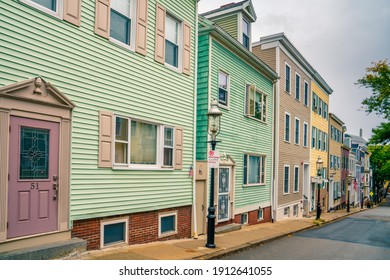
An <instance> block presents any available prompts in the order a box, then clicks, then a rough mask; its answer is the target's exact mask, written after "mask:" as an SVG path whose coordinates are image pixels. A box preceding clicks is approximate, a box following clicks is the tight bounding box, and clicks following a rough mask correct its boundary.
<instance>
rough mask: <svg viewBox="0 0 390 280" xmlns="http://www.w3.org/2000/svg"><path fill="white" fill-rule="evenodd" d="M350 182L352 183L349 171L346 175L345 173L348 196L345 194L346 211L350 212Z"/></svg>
mask: <svg viewBox="0 0 390 280" xmlns="http://www.w3.org/2000/svg"><path fill="white" fill-rule="evenodd" d="M351 183H352V173H351V172H349V173H348V175H347V184H348V190H347V193H348V196H347V212H350V209H349V204H350V202H349V196H350V189H351V188H352V186H351Z"/></svg>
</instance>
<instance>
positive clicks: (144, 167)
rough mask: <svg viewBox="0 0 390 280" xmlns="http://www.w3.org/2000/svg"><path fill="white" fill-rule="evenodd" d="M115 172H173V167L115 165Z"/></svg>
mask: <svg viewBox="0 0 390 280" xmlns="http://www.w3.org/2000/svg"><path fill="white" fill-rule="evenodd" d="M112 169H113V170H160V171H161V170H164V171H173V170H174V168H173V167H166V166H158V165H150V166H144V165H114V166H113V167H112Z"/></svg>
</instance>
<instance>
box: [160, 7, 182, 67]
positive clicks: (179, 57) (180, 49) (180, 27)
mask: <svg viewBox="0 0 390 280" xmlns="http://www.w3.org/2000/svg"><path fill="white" fill-rule="evenodd" d="M168 16H169V17H171V18H173V19H174V20H176V21H177V22H178V23H179V26H178V32H177V36H178V38H177V44H178V52H177V56H178V57H177V67H175V66H173V65H171V64H169V63H167V62H166V61H165V60H166V56H165V54H164V65H165V66H166V67H168V68H170V69H172V70H174V71H176V72H179V73H181V72H182V70H181V69H182V65H183V58H182V57H183V36H184V28H183V26H184V24H183V21H182V20H181V19H180V18H179V17H177V16H176V15H174V14H172V13H171V12H169V11H166V17H168ZM165 21H166V18H165ZM166 37H167V34H165V39H164V45H165V44H166V42H165V41H166V40H167V39H166ZM165 48H166V45H165V46H164V49H165Z"/></svg>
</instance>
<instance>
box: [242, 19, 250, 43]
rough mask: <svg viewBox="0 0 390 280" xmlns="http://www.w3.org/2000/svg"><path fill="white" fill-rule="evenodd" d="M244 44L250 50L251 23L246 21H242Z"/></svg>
mask: <svg viewBox="0 0 390 280" xmlns="http://www.w3.org/2000/svg"><path fill="white" fill-rule="evenodd" d="M242 44H243V46H244V47H245V48H246V49H248V50H249V44H250V40H249V23H248V22H247V21H246V20H245V19H243V20H242Z"/></svg>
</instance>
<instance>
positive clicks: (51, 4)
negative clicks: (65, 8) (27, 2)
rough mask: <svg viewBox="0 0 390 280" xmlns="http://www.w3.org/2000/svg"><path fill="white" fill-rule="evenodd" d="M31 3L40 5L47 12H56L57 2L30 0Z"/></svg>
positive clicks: (51, 0)
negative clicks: (46, 9)
mask: <svg viewBox="0 0 390 280" xmlns="http://www.w3.org/2000/svg"><path fill="white" fill-rule="evenodd" d="M32 1H33V2H35V3H37V4H39V5H42V6H43V7H45V8H48V9H49V10H52V11H54V12H56V11H57V0H32Z"/></svg>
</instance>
